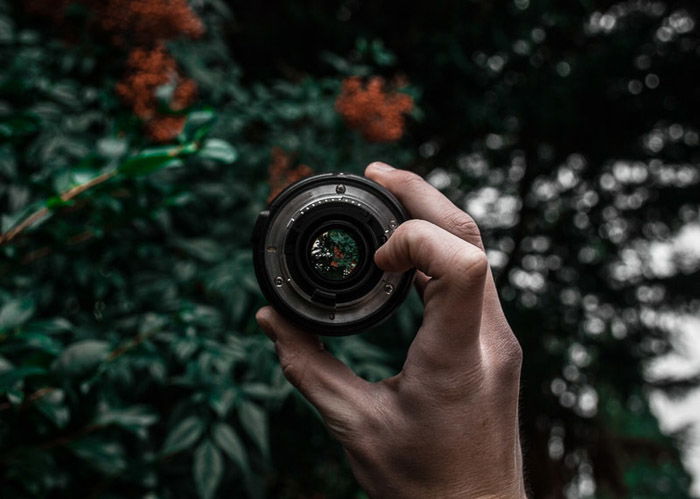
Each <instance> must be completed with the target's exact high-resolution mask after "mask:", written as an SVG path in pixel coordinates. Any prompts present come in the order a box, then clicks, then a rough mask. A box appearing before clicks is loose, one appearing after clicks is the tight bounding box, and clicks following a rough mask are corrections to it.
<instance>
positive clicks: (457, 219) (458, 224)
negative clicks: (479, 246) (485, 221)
mask: <svg viewBox="0 0 700 499" xmlns="http://www.w3.org/2000/svg"><path fill="white" fill-rule="evenodd" d="M445 218H446V222H447V225H448V227H450V232H452V233H453V234H454V235H456V236H458V237H460V238H461V239H464V240H467V241H469V242H472V243H475V242H480V241H481V231H480V230H479V226H478V225H477V224H476V222H475V221H474V219H473V218H472V217H471V216H470V215H469V214H468V213H465V212H463V211H461V210H459V209H455V210H454V211H451V212H450V213H449V214H447V215H445Z"/></svg>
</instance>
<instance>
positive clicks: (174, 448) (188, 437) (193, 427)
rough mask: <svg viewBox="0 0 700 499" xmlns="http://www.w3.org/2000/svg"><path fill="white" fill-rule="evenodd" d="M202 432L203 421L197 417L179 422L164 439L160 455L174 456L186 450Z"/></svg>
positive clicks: (190, 417)
mask: <svg viewBox="0 0 700 499" xmlns="http://www.w3.org/2000/svg"><path fill="white" fill-rule="evenodd" d="M202 432H204V421H202V420H201V419H200V418H198V417H197V416H189V417H187V418H185V419H183V420H182V421H180V422H179V423H178V424H177V425H176V426H175V428H173V429H172V430H171V431H170V433H169V434H168V436H167V438H166V439H165V443H164V444H163V450H161V454H174V453H176V452H180V451H181V450H184V449H187V448H189V447H191V446H192V445H194V443H195V442H196V441H197V440H199V437H200V436H202Z"/></svg>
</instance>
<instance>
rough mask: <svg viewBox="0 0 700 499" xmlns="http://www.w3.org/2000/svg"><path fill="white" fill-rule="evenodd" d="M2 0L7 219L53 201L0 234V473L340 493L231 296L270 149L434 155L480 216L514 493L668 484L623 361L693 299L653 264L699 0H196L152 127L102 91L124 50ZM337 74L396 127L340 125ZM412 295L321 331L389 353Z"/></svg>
mask: <svg viewBox="0 0 700 499" xmlns="http://www.w3.org/2000/svg"><path fill="white" fill-rule="evenodd" d="M19 4H20V2H10V1H7V0H0V61H1V64H0V213H1V214H2V232H3V233H4V234H7V233H8V231H12V230H13V228H17V226H18V224H21V221H22V220H26V219H27V217H28V216H29V215H30V214H31V213H34V212H36V211H37V210H39V209H41V208H42V207H43V208H45V209H46V214H47V215H48V217H44V218H42V219H41V220H39V221H37V223H34V224H32V225H31V226H27V228H26V229H25V230H23V231H22V232H21V233H18V235H17V236H16V237H14V238H13V239H12V240H10V241H9V242H7V243H6V244H3V245H2V246H1V247H0V255H1V256H0V483H1V484H2V490H1V492H0V494H1V495H2V496H7V497H26V496H46V495H49V494H51V495H54V496H57V495H61V496H66V497H133V496H144V495H146V494H149V493H151V494H153V495H152V496H150V497H192V496H195V495H196V494H199V495H200V496H201V497H212V496H215V495H217V496H218V495H220V496H222V497H223V496H227V495H228V496H231V495H234V496H236V495H237V496H246V495H250V496H269V497H299V496H312V495H313V494H315V493H320V494H322V495H324V496H327V497H356V496H358V495H359V494H361V493H360V492H358V490H357V486H356V485H355V483H354V481H353V479H352V477H351V475H350V474H349V471H348V469H347V467H346V465H345V464H344V460H343V455H342V451H341V450H340V449H339V448H338V446H337V445H336V444H335V443H333V442H332V441H330V439H329V438H328V437H327V435H326V433H325V431H324V429H323V427H322V425H321V423H320V421H319V420H318V418H317V417H316V415H315V414H314V413H313V411H312V410H311V409H310V408H309V407H308V405H306V404H305V403H304V401H303V400H302V399H301V398H300V397H299V396H297V395H296V394H295V393H294V392H293V391H292V390H291V389H290V387H289V385H288V384H287V383H286V382H285V381H284V379H283V377H282V375H281V372H280V370H279V368H278V366H277V363H276V361H275V358H274V353H273V351H272V348H271V345H270V344H269V342H268V341H267V339H266V338H264V336H263V335H262V334H260V333H259V331H258V330H257V327H256V325H255V322H254V320H253V314H254V311H255V310H256V308H257V307H258V306H260V305H261V304H262V298H261V296H260V293H259V291H258V289H257V285H256V283H255V279H254V276H253V272H252V264H251V255H250V253H249V248H248V234H249V233H250V229H251V228H252V223H253V221H254V219H255V216H256V214H257V213H258V212H259V211H260V210H261V209H262V208H263V206H264V204H265V199H266V197H267V195H268V189H269V187H268V185H267V168H268V165H269V164H270V162H271V150H272V149H273V147H279V148H282V149H283V150H285V151H287V152H288V153H289V154H290V155H291V156H292V157H293V158H294V159H293V161H294V162H298V163H303V164H306V165H310V166H311V167H312V168H314V169H315V170H316V171H318V172H323V171H340V170H342V171H349V172H354V173H359V172H361V169H362V167H363V166H364V165H365V164H366V163H367V162H369V161H371V160H383V161H386V162H388V163H392V164H394V165H396V166H400V167H404V168H410V169H413V170H415V171H418V172H419V173H422V174H428V175H429V178H430V179H431V180H432V182H433V183H434V184H435V185H437V186H439V187H440V188H441V189H443V191H444V192H445V193H446V194H447V195H449V196H450V197H451V198H452V199H453V200H454V201H455V202H456V203H458V204H459V205H460V206H465V207H467V208H469V209H470V210H471V211H472V213H473V215H474V216H475V217H476V218H477V219H478V220H479V221H480V223H481V226H482V230H483V232H484V237H485V241H486V245H487V247H488V248H491V249H492V252H491V255H490V256H491V257H492V261H493V264H494V272H495V274H496V279H497V282H498V284H499V288H500V290H501V293H502V297H503V300H504V307H505V310H506V315H507V316H508V318H509V320H510V322H511V324H512V326H513V329H514V330H515V331H516V333H517V335H518V337H519V339H520V341H521V343H522V345H523V349H524V352H525V366H524V372H523V390H522V432H523V445H524V450H525V461H526V469H527V476H528V482H529V484H530V487H531V489H532V491H533V495H534V496H535V497H561V496H562V495H563V494H564V493H565V492H567V491H568V492H569V493H570V494H571V495H573V496H574V497H576V496H587V495H589V496H590V495H595V496H597V497H619V496H634V497H656V496H664V497H685V496H686V495H687V488H688V483H689V480H688V476H687V475H686V473H685V472H684V471H683V469H682V467H681V465H680V461H679V457H678V451H677V450H676V446H675V445H674V442H673V441H672V439H671V438H669V437H665V436H663V435H661V434H660V432H659V429H658V425H657V423H656V421H655V419H654V417H653V416H652V415H651V413H650V412H649V408H648V404H647V401H646V392H645V390H646V388H648V387H649V386H650V385H651V384H652V382H651V381H649V380H645V378H644V375H643V366H644V362H645V361H646V360H648V359H650V358H653V357H654V356H656V355H659V354H661V353H663V352H665V351H666V350H667V349H668V348H669V344H668V340H667V332H666V331H665V330H664V329H663V328H662V325H663V321H662V320H661V319H662V317H663V314H678V313H681V312H687V313H691V312H694V313H697V309H698V302H697V297H698V296H700V293H699V291H700V290H699V289H698V288H699V287H700V284H699V283H700V279H698V277H699V276H698V268H697V262H696V263H695V264H693V263H692V262H691V263H690V264H686V263H687V262H685V260H683V259H681V258H678V259H676V260H675V261H674V262H673V264H672V269H671V271H667V272H664V273H663V274H659V273H658V272H654V270H653V268H652V266H651V265H650V264H648V256H649V244H650V242H652V241H657V240H664V239H668V238H669V237H671V236H672V235H673V234H675V233H676V232H677V231H678V230H679V229H680V228H681V227H682V226H683V225H684V224H687V223H692V222H697V221H698V199H700V187H699V184H698V181H699V180H700V175H699V174H698V166H697V165H698V163H700V151H699V149H698V142H699V140H698V133H699V128H700V123H698V121H699V120H700V115H699V114H698V112H697V110H698V109H700V86H698V84H697V79H696V77H694V75H693V74H692V70H693V69H697V67H698V58H699V52H698V51H699V50H700V45H699V43H698V36H697V23H698V20H699V19H700V16H699V14H700V12H698V6H697V2H691V1H686V2H648V1H645V0H639V1H629V2H622V3H614V2H606V1H592V0H581V1H560V2H531V3H530V2H528V0H516V1H515V2H502V1H491V2H481V1H479V2H477V1H450V2H443V3H435V2H432V3H430V2H428V3H425V4H422V5H416V6H412V7H411V8H408V7H407V6H406V5H405V4H403V3H389V2H347V3H343V4H333V5H330V3H328V2H299V1H282V2H275V3H274V5H275V8H274V9H273V8H272V7H271V6H270V4H269V3H266V2H245V3H238V4H237V5H234V6H231V7H230V8H229V7H226V5H225V4H224V3H223V2H221V1H217V0H202V1H200V2H197V3H196V10H197V13H198V14H199V15H200V16H201V17H202V19H203V21H204V25H205V27H206V33H205V34H204V35H203V37H202V38H201V39H199V40H196V41H192V40H178V41H174V42H172V43H171V44H170V51H171V53H173V54H174V56H175V58H176V59H177V61H178V63H179V65H180V68H181V69H182V72H183V74H185V75H186V76H187V77H190V78H192V79H193V80H194V81H195V82H196V83H197V85H198V88H199V98H198V100H197V101H196V103H195V104H194V106H193V108H191V109H188V110H187V113H188V114H189V117H188V119H189V121H188V126H187V128H186V129H185V131H184V132H183V134H181V135H180V137H179V138H176V139H174V140H173V141H171V142H170V143H169V144H170V145H164V146H163V145H159V146H154V145H152V144H150V143H149V142H148V139H147V138H146V136H145V135H144V133H143V129H142V127H141V124H140V123H139V121H138V120H137V119H136V118H135V117H134V116H133V114H132V113H131V111H130V109H129V108H128V107H126V106H125V105H124V104H123V103H122V102H121V101H120V100H119V98H118V97H117V95H116V93H115V83H116V81H117V80H119V79H120V78H121V77H122V75H123V72H124V59H125V54H124V51H123V50H120V49H119V48H116V47H114V46H112V45H110V44H109V43H107V42H106V41H105V39H104V37H101V36H100V35H99V34H95V33H94V32H92V31H89V30H86V31H84V32H83V31H77V34H76V33H71V36H65V33H61V32H58V31H57V30H53V29H50V25H51V22H50V21H47V20H46V19H42V18H39V17H37V16H33V15H29V14H27V13H26V11H25V10H24V9H23V8H21V7H20V6H19ZM71 12H74V11H71ZM75 12H78V14H79V13H80V10H79V9H77V10H76V11H75ZM76 17H78V18H80V16H79V15H76ZM352 75H360V76H369V75H383V76H385V77H387V78H393V77H394V76H396V75H403V76H405V77H406V78H407V79H408V81H409V82H410V86H409V87H408V89H406V91H408V92H410V93H411V94H412V95H413V96H414V97H415V99H416V106H417V107H416V108H415V109H414V112H413V114H412V118H411V119H410V121H409V126H408V129H407V131H406V133H405V134H404V136H403V138H402V139H401V140H400V141H398V142H395V143H390V144H376V143H367V142H366V141H365V140H364V139H363V138H362V136H361V135H360V134H358V133H357V132H355V131H352V130H349V129H348V128H347V127H346V126H345V125H344V123H343V120H342V118H341V117H340V116H339V115H338V114H337V113H336V111H335V110H334V100H335V98H336V96H337V95H338V93H339V91H340V88H341V81H342V79H343V78H345V77H347V76H352ZM211 109H213V110H214V111H211ZM91 183H92V184H94V185H92V184H91ZM81 186H83V187H84V186H89V187H90V188H85V190H84V192H81V193H79V194H76V195H75V196H74V197H73V196H65V195H64V196H61V194H62V193H63V194H65V193H67V192H73V193H76V191H72V189H78V190H81V189H83V187H81ZM411 300H412V301H411V303H409V304H408V306H406V307H404V308H403V309H402V310H401V311H400V313H399V314H398V315H397V317H396V320H394V321H392V322H391V323H389V324H387V325H386V326H384V327H382V328H381V329H380V330H378V331H373V332H371V333H368V334H366V335H363V336H359V337H351V338H346V339H339V340H333V341H332V342H331V345H330V346H331V348H332V349H333V350H334V351H335V352H336V354H337V355H338V356H339V357H340V358H341V359H342V360H344V361H345V362H347V363H348V364H350V365H351V366H352V367H353V368H354V369H355V370H356V371H357V372H358V373H360V374H361V375H363V376H365V377H368V378H370V379H377V378H381V377H384V376H388V375H391V374H392V373H394V372H396V370H397V369H399V368H400V366H401V361H402V356H403V354H404V352H405V349H406V347H407V345H408V343H409V342H410V337H411V335H412V334H413V332H414V331H415V328H416V327H417V323H418V322H417V321H418V319H419V318H418V317H416V316H415V311H416V310H419V307H418V306H417V304H416V298H415V296H412V297H411ZM692 382H693V380H681V381H678V380H655V381H653V383H655V384H657V385H663V386H664V387H665V388H667V389H673V390H682V389H683V388H684V387H686V386H690V385H692V384H693V383H692ZM593 483H595V491H594V489H593V487H592V484H593Z"/></svg>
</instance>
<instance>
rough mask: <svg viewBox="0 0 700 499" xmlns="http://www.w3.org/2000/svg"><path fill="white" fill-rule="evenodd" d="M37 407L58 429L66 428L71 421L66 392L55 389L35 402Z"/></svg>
mask: <svg viewBox="0 0 700 499" xmlns="http://www.w3.org/2000/svg"><path fill="white" fill-rule="evenodd" d="M35 406H36V408H37V409H39V411H41V412H42V413H43V414H44V416H46V417H47V418H49V420H51V421H52V422H53V423H54V424H55V425H56V426H57V427H59V428H64V427H65V426H66V424H68V421H69V420H70V410H69V409H68V406H67V405H66V404H65V392H64V391H63V390H59V389H53V390H51V392H50V393H48V394H47V395H44V396H43V397H41V398H40V399H39V400H37V401H36V402H35Z"/></svg>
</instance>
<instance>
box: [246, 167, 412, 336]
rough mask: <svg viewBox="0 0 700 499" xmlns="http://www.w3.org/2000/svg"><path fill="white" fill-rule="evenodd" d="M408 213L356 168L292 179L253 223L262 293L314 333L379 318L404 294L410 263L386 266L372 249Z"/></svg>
mask: <svg viewBox="0 0 700 499" xmlns="http://www.w3.org/2000/svg"><path fill="white" fill-rule="evenodd" d="M407 218H408V217H407V214H406V212H405V210H404V208H403V207H402V206H401V204H400V203H399V201H398V200H397V199H396V198H395V197H394V196H393V195H392V194H391V193H390V192H389V191H387V190H386V189H384V188H383V187H382V186H380V185H379V184H377V183H375V182H373V181H371V180H369V179H366V178H364V177H360V176H357V175H351V174H344V173H326V174H321V175H314V176H312V177H308V178H306V179H303V180H300V181H299V182H296V183H294V184H292V185H290V186H289V187H287V188H286V189H285V190H284V191H282V192H281V193H280V194H279V195H278V196H277V197H276V198H275V199H274V200H273V201H272V202H271V203H270V205H269V207H268V209H267V210H265V211H263V212H261V213H260V215H259V216H258V219H257V221H256V224H255V229H254V230H253V237H252V244H253V262H254V265H255V275H256V277H257V279H258V283H259V284H260V288H261V290H262V291H263V294H264V295H265V297H266V298H267V300H268V301H269V302H270V304H272V306H274V307H275V309H276V310H277V311H278V312H280V313H281V314H282V315H284V316H285V317H286V318H287V319H288V320H289V321H291V322H292V323H294V324H296V325H297V326H299V327H300V328H302V329H305V330H308V331H312V332H315V333H317V334H323V335H330V336H340V335H347V334H352V333H358V332H361V331H364V330H366V329H369V328H371V327H373V326H376V325H378V324H379V323H380V322H382V321H383V320H385V319H386V318H388V317H389V316H390V315H391V314H392V313H393V312H394V311H395V310H396V308H397V307H398V306H399V305H400V304H401V303H402V302H403V300H404V299H405V298H406V295H407V294H408V292H409V291H410V288H411V283H412V282H413V278H414V275H415V270H410V271H408V272H404V273H398V272H384V271H382V270H381V269H380V268H379V267H377V265H376V264H375V263H374V252H375V251H376V250H377V248H379V247H380V246H381V245H382V244H384V242H386V240H387V238H388V237H390V236H391V234H392V233H393V231H394V230H395V229H396V228H397V227H398V226H399V225H400V224H401V223H402V222H404V221H405V220H406V219H407Z"/></svg>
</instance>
